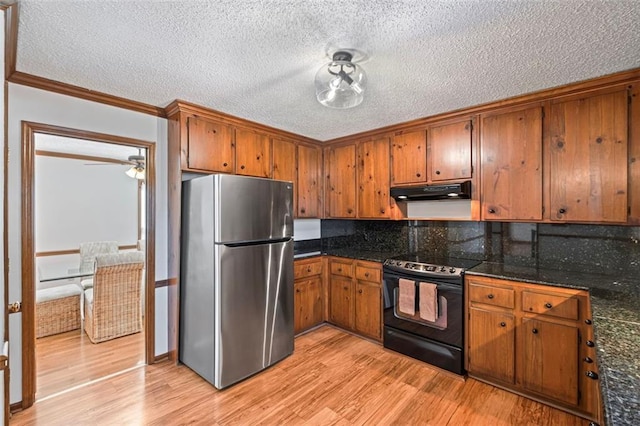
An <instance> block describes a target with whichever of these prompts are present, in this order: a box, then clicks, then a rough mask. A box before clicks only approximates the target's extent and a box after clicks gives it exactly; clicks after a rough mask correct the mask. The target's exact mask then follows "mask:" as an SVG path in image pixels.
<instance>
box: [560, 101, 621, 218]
mask: <svg viewBox="0 0 640 426" xmlns="http://www.w3.org/2000/svg"><path fill="white" fill-rule="evenodd" d="M549 122H550V124H549V132H550V135H551V136H550V138H549V143H550V146H549V177H550V178H549V196H550V201H549V202H550V206H549V208H550V212H549V214H550V218H551V220H562V221H586V222H626V220H627V161H628V160H627V149H628V148H627V130H628V128H627V92H626V91H624V90H622V91H619V92H614V93H609V94H604V95H598V96H592V97H587V98H582V99H577V100H573V101H567V102H560V103H553V104H552V105H551V107H550V110H549Z"/></svg>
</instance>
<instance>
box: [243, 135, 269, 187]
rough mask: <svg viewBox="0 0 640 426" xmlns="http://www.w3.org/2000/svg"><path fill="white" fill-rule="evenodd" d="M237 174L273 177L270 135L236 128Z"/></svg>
mask: <svg viewBox="0 0 640 426" xmlns="http://www.w3.org/2000/svg"><path fill="white" fill-rule="evenodd" d="M236 174H237V175H245V176H258V177H264V178H268V177H271V155H270V147H269V136H267V135H265V134H262V133H257V132H254V131H252V130H246V129H236Z"/></svg>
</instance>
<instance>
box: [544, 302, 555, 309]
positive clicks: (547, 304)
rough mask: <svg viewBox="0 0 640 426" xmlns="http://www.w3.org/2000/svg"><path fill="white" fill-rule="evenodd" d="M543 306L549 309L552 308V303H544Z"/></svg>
mask: <svg viewBox="0 0 640 426" xmlns="http://www.w3.org/2000/svg"><path fill="white" fill-rule="evenodd" d="M544 307H545V308H547V309H551V308H553V305H552V304H551V303H545V304H544Z"/></svg>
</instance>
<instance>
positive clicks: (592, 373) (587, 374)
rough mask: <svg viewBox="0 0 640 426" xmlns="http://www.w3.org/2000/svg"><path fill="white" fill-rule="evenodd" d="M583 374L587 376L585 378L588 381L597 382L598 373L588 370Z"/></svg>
mask: <svg viewBox="0 0 640 426" xmlns="http://www.w3.org/2000/svg"><path fill="white" fill-rule="evenodd" d="M584 374H585V376H587V377H588V378H590V379H593V380H598V373H596V372H595V371H591V370H589V371H587V372H586V373H584Z"/></svg>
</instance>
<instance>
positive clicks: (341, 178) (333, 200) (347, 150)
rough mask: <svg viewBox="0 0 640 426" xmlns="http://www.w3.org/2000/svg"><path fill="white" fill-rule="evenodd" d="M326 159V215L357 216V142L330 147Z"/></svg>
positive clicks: (331, 216) (330, 216)
mask: <svg viewBox="0 0 640 426" xmlns="http://www.w3.org/2000/svg"><path fill="white" fill-rule="evenodd" d="M324 160H325V172H326V187H325V213H326V217H328V218H335V217H356V144H355V143H350V144H348V145H340V146H331V147H328V148H326V150H325V155H324Z"/></svg>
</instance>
